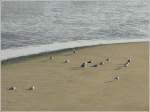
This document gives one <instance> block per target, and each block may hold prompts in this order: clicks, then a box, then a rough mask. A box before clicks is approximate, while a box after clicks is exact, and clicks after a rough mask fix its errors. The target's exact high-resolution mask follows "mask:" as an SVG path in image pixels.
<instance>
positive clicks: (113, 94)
mask: <svg viewBox="0 0 150 112" xmlns="http://www.w3.org/2000/svg"><path fill="white" fill-rule="evenodd" d="M148 49H149V42H131V43H121V44H119V43H118V44H108V45H96V46H91V47H83V48H76V53H73V52H72V49H68V50H62V51H58V52H52V53H46V54H43V55H37V56H30V57H28V58H22V59H18V60H15V61H11V60H8V61H7V62H4V63H2V68H1V70H2V72H1V79H2V80H1V91H2V92H1V94H2V100H1V101H2V110H5V111H10V110H13V111H25V110H26V111H27V110H30V111H41V110H45V111H46V110H51V111H59V110H63V111H68V110H69V111H78V110H80V111H82V110H84V111H87V110H89V111H90V110H91V111H122V110H123V111H148V110H149V108H148V105H149V103H148V94H149V93H148V91H149V90H148V88H149V87H148V84H149V52H148ZM51 56H53V57H54V59H50V57H51ZM107 58H109V59H110V61H106V59H107ZM129 58H131V62H130V64H129V66H127V67H124V65H123V64H124V63H126V61H127V60H128V59H129ZM65 60H69V61H68V62H66V63H65V62H64V61H65ZM89 60H92V61H93V62H92V63H88V64H87V66H86V67H80V66H81V64H82V63H83V62H87V61H89ZM100 62H104V64H103V65H99V63H100ZM95 64H97V65H98V66H97V67H93V65H95ZM114 76H119V80H113V77H114ZM11 86H14V87H16V89H15V90H8V88H9V87H11ZM31 86H34V87H35V88H34V90H29V89H28V88H30V87H31Z"/></svg>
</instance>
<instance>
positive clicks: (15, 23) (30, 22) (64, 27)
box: [1, 0, 149, 57]
mask: <svg viewBox="0 0 150 112" xmlns="http://www.w3.org/2000/svg"><path fill="white" fill-rule="evenodd" d="M1 6H2V8H1V24H2V26H1V48H2V53H3V54H5V55H4V56H6V55H8V54H9V53H8V51H10V50H11V49H22V52H23V49H26V48H29V47H31V48H32V47H33V46H38V47H41V46H43V45H46V46H47V45H55V43H56V46H55V47H57V44H58V43H60V45H61V43H69V42H70V44H73V43H72V42H76V43H77V42H78V41H84V42H85V43H86V42H90V41H91V43H92V41H93V40H98V41H99V43H101V42H104V41H105V42H106V43H107V41H108V42H109V43H110V41H115V40H116V41H120V40H128V41H130V40H136V39H138V40H139V39H148V38H149V37H148V36H149V32H148V26H149V0H99V1H43V2H40V1H32V2H31V1H5V2H4V1H3V2H2V4H1ZM62 45H63V44H62ZM67 45H68V44H67ZM50 49H51V48H49V50H47V51H50ZM13 51H14V50H13ZM43 51H45V50H43ZM37 53H38V52H37ZM14 54H15V51H14ZM27 54H33V53H27ZM22 55H23V54H22ZM14 57H15V56H14Z"/></svg>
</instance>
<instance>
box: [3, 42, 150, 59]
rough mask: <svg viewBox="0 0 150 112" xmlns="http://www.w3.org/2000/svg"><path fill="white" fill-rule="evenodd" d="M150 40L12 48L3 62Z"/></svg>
mask: <svg viewBox="0 0 150 112" xmlns="http://www.w3.org/2000/svg"><path fill="white" fill-rule="evenodd" d="M149 41H150V40H148V39H133V40H129V41H128V40H118V41H116V40H112V41H104V40H89V41H88V40H78V41H70V42H64V43H54V44H46V45H35V46H27V47H20V48H12V49H5V50H1V61H7V60H11V59H15V58H20V57H27V56H30V55H31V56H32V55H39V54H43V53H45V54H46V53H50V52H57V51H61V50H67V49H73V48H81V47H91V46H96V45H110V44H119V43H120V44H121V43H132V42H149Z"/></svg>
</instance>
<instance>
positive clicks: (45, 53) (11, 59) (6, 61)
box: [1, 41, 149, 64]
mask: <svg viewBox="0 0 150 112" xmlns="http://www.w3.org/2000/svg"><path fill="white" fill-rule="evenodd" d="M141 42H144V43H149V41H141ZM141 42H127V43H126V42H124V43H108V44H98V45H90V46H81V47H74V48H66V49H60V50H56V51H49V52H42V53H39V54H31V55H27V56H20V57H14V58H10V59H6V60H1V63H2V64H9V63H15V62H20V61H23V60H28V59H31V58H36V57H41V56H47V55H49V54H54V55H55V54H57V53H60V52H65V51H72V50H73V49H84V48H89V47H96V46H105V45H112V44H128V43H141Z"/></svg>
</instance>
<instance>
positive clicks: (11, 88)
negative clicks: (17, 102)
mask: <svg viewBox="0 0 150 112" xmlns="http://www.w3.org/2000/svg"><path fill="white" fill-rule="evenodd" d="M8 90H16V87H15V86H11V87H9V88H8Z"/></svg>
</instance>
